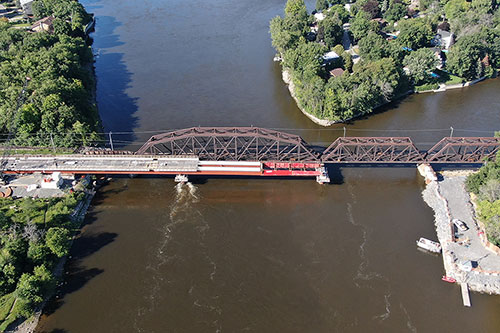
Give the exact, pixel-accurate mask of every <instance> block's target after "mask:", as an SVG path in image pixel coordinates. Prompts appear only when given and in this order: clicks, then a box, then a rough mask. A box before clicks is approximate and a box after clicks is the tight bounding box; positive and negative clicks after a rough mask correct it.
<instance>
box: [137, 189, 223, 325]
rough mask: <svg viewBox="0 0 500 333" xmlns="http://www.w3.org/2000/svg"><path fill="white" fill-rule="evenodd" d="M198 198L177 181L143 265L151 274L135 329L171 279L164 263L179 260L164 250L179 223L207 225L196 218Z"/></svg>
mask: <svg viewBox="0 0 500 333" xmlns="http://www.w3.org/2000/svg"><path fill="white" fill-rule="evenodd" d="M199 200H200V198H199V195H198V191H197V187H196V186H194V185H193V184H191V183H178V184H177V185H176V186H175V187H174V195H173V200H172V204H171V205H170V207H169V209H168V210H167V218H166V220H167V223H165V224H164V225H163V226H162V228H161V230H160V232H161V235H162V237H161V241H160V243H159V244H158V246H157V247H156V250H155V252H154V258H155V260H153V262H152V263H150V264H149V265H148V266H147V267H146V269H147V271H148V272H149V275H150V277H151V282H150V283H148V291H147V292H146V293H145V296H144V297H145V299H146V300H147V303H148V305H147V306H145V307H141V308H139V309H138V311H137V319H136V321H135V325H134V326H135V329H136V331H138V332H143V331H144V330H142V329H141V328H140V325H139V319H140V318H142V317H144V316H146V315H148V314H152V313H154V312H155V311H156V309H157V308H159V302H160V300H161V298H162V293H161V290H162V287H163V285H164V284H165V283H167V284H171V283H173V281H170V280H169V277H168V275H165V269H164V266H165V265H167V264H168V263H170V262H172V261H174V260H179V259H181V256H180V255H179V254H170V253H168V252H169V251H168V250H169V244H170V242H171V240H172V238H173V237H174V235H173V234H174V232H175V231H176V229H177V228H178V227H179V226H181V225H183V224H185V223H187V222H193V221H196V222H199V221H200V220H201V221H202V224H206V225H203V226H202V227H203V229H204V230H205V229H207V227H208V224H207V223H206V222H205V221H204V219H203V218H202V219H200V218H199V217H200V216H202V214H201V212H200V211H199V209H197V208H196V205H195V204H196V203H198V202H199ZM214 274H215V273H214Z"/></svg>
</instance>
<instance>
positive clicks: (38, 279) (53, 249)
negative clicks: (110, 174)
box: [0, 192, 85, 332]
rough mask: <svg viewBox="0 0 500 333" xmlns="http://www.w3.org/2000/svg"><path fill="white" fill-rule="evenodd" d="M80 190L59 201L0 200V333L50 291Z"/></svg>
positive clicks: (67, 242) (68, 239) (73, 225)
mask: <svg viewBox="0 0 500 333" xmlns="http://www.w3.org/2000/svg"><path fill="white" fill-rule="evenodd" d="M84 196H85V194H84V193H83V192H74V193H71V194H67V195H66V196H65V197H62V198H50V199H32V198H24V199H17V200H13V199H12V198H2V199H0V244H1V249H0V331H1V332H3V331H5V329H6V328H7V327H8V325H9V324H11V323H12V322H14V321H15V320H16V319H18V318H29V317H30V316H31V315H32V314H33V312H34V311H35V309H36V308H37V307H38V306H39V305H40V304H41V303H42V302H43V301H44V299H45V298H46V297H47V296H48V295H49V294H50V293H51V292H52V291H53V290H54V288H55V286H56V282H57V281H56V277H55V276H54V269H55V266H56V265H57V264H58V263H59V260H60V258H62V257H64V256H66V255H67V254H68V253H69V249H70V244H71V238H72V236H73V233H74V232H75V230H76V229H77V228H78V227H79V226H78V223H77V222H76V221H73V220H72V218H71V214H72V213H73V211H74V208H75V207H76V206H77V204H78V202H79V201H81V200H82V199H83V197H84Z"/></svg>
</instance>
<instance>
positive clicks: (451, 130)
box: [450, 126, 453, 138]
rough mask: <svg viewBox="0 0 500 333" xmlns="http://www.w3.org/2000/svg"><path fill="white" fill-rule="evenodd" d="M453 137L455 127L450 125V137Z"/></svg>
mask: <svg viewBox="0 0 500 333" xmlns="http://www.w3.org/2000/svg"><path fill="white" fill-rule="evenodd" d="M452 137H453V127H451V126H450V138H452Z"/></svg>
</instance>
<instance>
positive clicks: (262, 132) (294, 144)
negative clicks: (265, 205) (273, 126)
mask: <svg viewBox="0 0 500 333" xmlns="http://www.w3.org/2000/svg"><path fill="white" fill-rule="evenodd" d="M137 154H141V155H142V154H165V155H197V156H198V157H199V158H200V159H202V160H214V161H223V160H232V161H300V162H303V161H318V155H319V154H318V153H316V152H314V150H313V149H311V148H310V147H309V146H308V145H307V143H306V142H305V141H304V140H303V139H302V138H301V137H300V136H297V135H293V134H288V133H283V132H278V131H274V130H269V129H264V128H258V127H192V128H188V129H182V130H177V131H172V132H168V133H164V134H160V135H155V136H153V137H151V138H150V139H149V140H148V141H147V142H146V143H145V144H144V145H143V146H142V147H141V148H140V149H139V150H138V151H137Z"/></svg>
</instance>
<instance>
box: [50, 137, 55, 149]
mask: <svg viewBox="0 0 500 333" xmlns="http://www.w3.org/2000/svg"><path fill="white" fill-rule="evenodd" d="M50 144H51V145H52V152H53V153H55V152H56V147H55V145H54V138H53V137H52V133H50Z"/></svg>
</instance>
